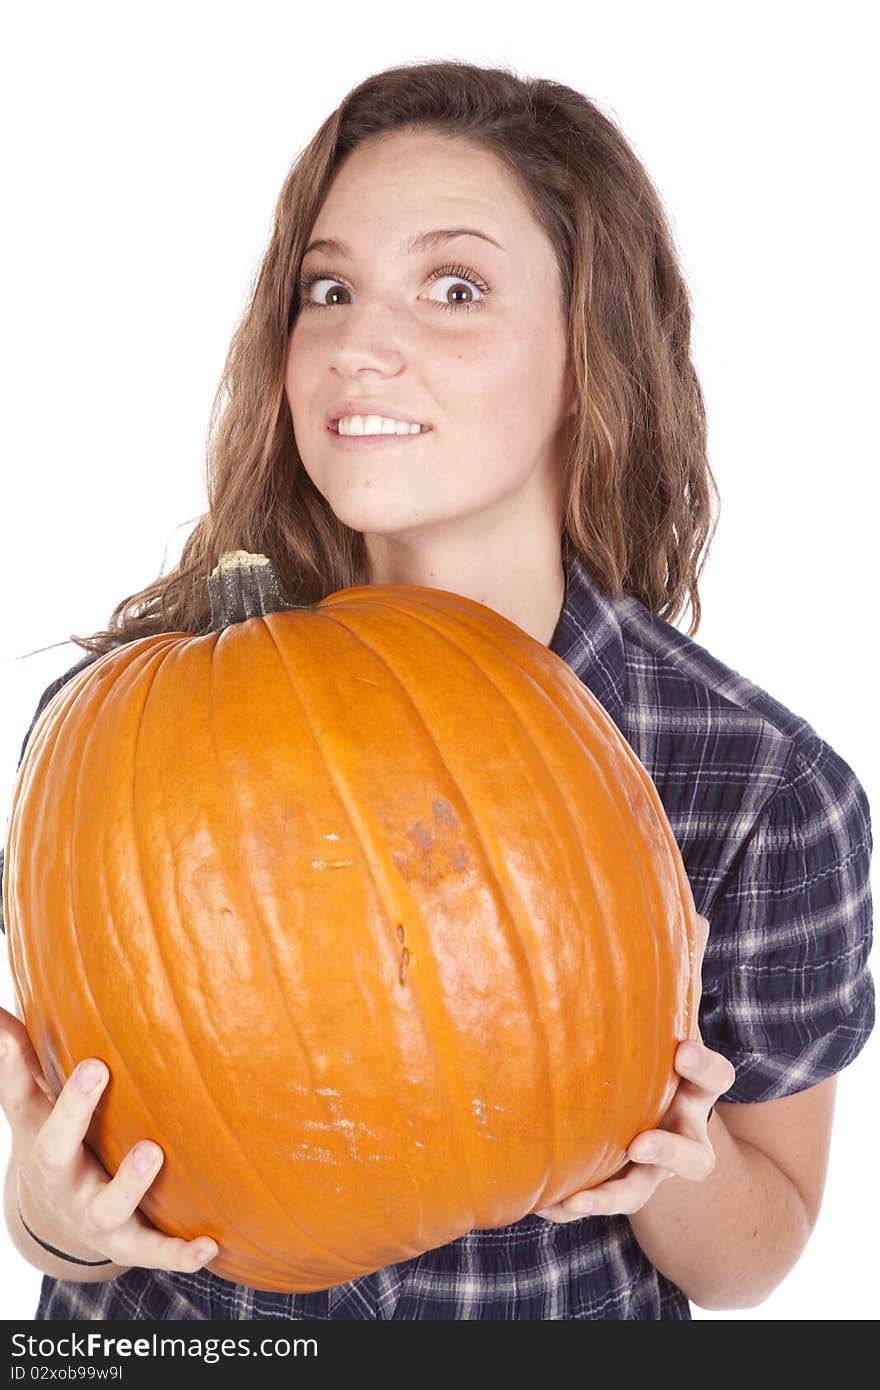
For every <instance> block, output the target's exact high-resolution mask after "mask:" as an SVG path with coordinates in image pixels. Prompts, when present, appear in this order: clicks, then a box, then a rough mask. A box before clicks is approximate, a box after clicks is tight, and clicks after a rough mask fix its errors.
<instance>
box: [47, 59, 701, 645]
mask: <svg viewBox="0 0 880 1390" xmlns="http://www.w3.org/2000/svg"><path fill="white" fill-rule="evenodd" d="M392 131H393V132H402V133H411V132H417V131H430V132H434V133H436V134H440V135H445V136H450V137H453V138H458V139H465V140H467V141H469V142H471V143H472V144H474V145H476V146H478V147H480V148H482V149H484V150H486V151H488V152H490V153H491V154H493V155H495V156H496V158H497V159H499V160H500V161H501V162H502V164H503V165H504V166H505V167H506V169H507V170H508V171H509V173H510V174H511V175H512V177H513V178H514V180H515V181H516V184H517V187H518V189H519V190H520V191H521V193H522V196H523V197H524V198H525V199H526V200H527V202H528V204H529V206H530V208H531V209H532V211H533V213H534V214H535V215H536V216H537V218H538V219H539V221H540V223H541V225H542V226H543V228H544V230H545V233H546V235H547V237H548V238H549V240H550V242H551V243H552V246H553V248H554V251H555V257H556V263H557V266H558V270H559V276H560V282H561V291H562V299H563V304H564V309H565V315H566V318H567V321H568V335H569V351H570V361H571V365H572V370H573V373H574V378H575V381H576V383H577V388H578V396H579V406H578V411H577V415H576V417H575V419H574V420H573V427H572V433H571V436H570V440H571V444H570V452H569V457H568V459H567V461H566V468H565V491H564V499H565V505H564V513H563V535H562V537H561V538H560V540H561V545H562V547H563V554H565V553H566V547H570V548H572V549H573V550H574V551H575V552H576V553H577V554H578V555H579V556H580V557H581V559H582V561H583V562H584V564H585V566H586V568H587V570H588V572H589V574H590V577H591V579H592V580H593V581H594V582H595V584H596V585H597V587H598V588H599V589H600V590H601V592H602V593H603V594H606V595H612V596H619V595H621V594H623V593H626V594H631V595H634V596H635V597H636V598H637V599H639V600H640V601H641V602H642V603H643V604H644V605H645V606H646V607H647V608H648V609H650V611H651V612H652V613H655V614H657V615H658V616H659V617H661V618H664V619H666V620H667V621H668V622H672V621H674V619H675V618H676V617H677V615H678V614H679V612H680V611H681V609H682V608H683V606H684V604H685V603H686V602H689V603H690V605H691V610H692V616H693V621H692V624H691V627H690V629H689V634H688V635H690V636H692V635H693V634H694V633H695V632H696V631H697V629H698V627H699V622H700V600H699V594H698V592H697V581H698V579H699V575H700V572H701V570H702V567H703V564H704V563H705V559H706V554H707V553H708V545H709V544H710V543H711V538H712V535H713V534H714V529H715V524H717V522H716V523H713V522H712V517H711V503H712V493H713V492H714V494H715V496H716V497H717V488H716V485H715V479H714V477H713V475H712V472H711V469H710V467H709V463H708V458H707V454H706V418H705V409H704V402H703V396H702V392H701V389H700V385H699V382H698V380H697V376H696V372H695V370H694V366H693V364H692V362H691V358H690V335H691V309H690V301H689V295H688V290H687V286H686V284H685V281H684V277H683V274H682V271H681V269H680V267H679V263H678V258H677V254H676V250H675V247H674V242H673V237H672V233H671V231H670V227H669V225H668V223H667V219H666V216H665V213H664V210H663V207H662V205H661V202H660V198H659V196H658V194H657V192H656V190H655V189H654V187H653V186H652V184H651V181H650V179H649V178H648V175H647V173H646V171H645V169H644V168H643V166H642V164H641V163H640V161H639V160H638V158H637V157H636V155H635V154H634V152H633V150H632V149H631V148H630V146H629V145H628V143H627V141H626V140H625V139H624V137H623V135H622V134H621V132H620V130H619V129H618V128H617V126H616V125H615V124H614V123H613V122H612V121H611V120H610V119H609V118H608V117H607V116H606V115H604V114H603V113H602V112H601V111H600V110H599V109H598V108H597V107H596V105H594V103H593V102H592V101H590V100H589V99H588V98H587V97H586V96H583V95H582V94H581V93H580V92H577V91H574V90H572V88H570V87H566V86H563V85H562V84H560V83H558V82H552V81H548V80H546V79H543V78H524V77H520V76H518V75H516V74H515V73H514V72H512V71H510V70H507V69H505V68H495V67H479V66H474V65H472V64H470V63H463V62H431V61H426V62H418V63H414V64H407V65H399V66H395V67H391V68H386V69H384V70H383V71H381V72H377V73H373V74H372V75H371V76H369V77H367V78H366V80H365V81H363V82H361V83H360V84H359V85H358V86H356V87H355V88H353V90H352V91H350V92H349V93H348V95H347V96H346V97H345V98H344V100H343V101H342V102H341V104H340V105H339V106H338V107H337V109H336V110H335V111H334V112H333V114H332V115H331V116H330V117H328V119H327V120H326V121H325V122H324V124H323V125H322V126H321V127H320V129H319V130H318V131H317V133H316V134H315V136H314V137H313V139H312V140H311V141H310V143H309V144H308V145H307V146H306V147H305V149H304V150H303V152H302V153H301V154H300V156H299V157H298V158H297V159H296V161H295V163H294V164H293V166H292V167H291V169H290V172H289V173H288V175H287V177H286V179H285V182H284V185H283V187H282V189H281V192H280V194H279V197H278V201H277V204H276V207H275V213H274V222H273V230H272V236H271V240H270V243H269V246H268V249H267V251H266V254H265V256H264V258H263V260H262V263H261V265H260V267H259V270H258V272H257V274H256V276H255V280H254V284H253V287H252V290H251V294H250V297H249V303H248V305H247V307H246V309H245V310H244V312H243V314H242V316H241V318H240V319H239V321H238V323H237V325H236V327H235V330H234V333H233V337H232V341H231V344H230V347H229V352H228V354H227V358H226V362H225V365H224V369H223V374H222V377H221V380H220V383H219V386H218V388H217V393H216V395H215V398H214V402H213V406H212V410H211V416H210V422H209V429H208V442H207V450H206V455H207V496H208V510H207V512H206V513H205V514H204V515H203V516H202V517H201V518H200V519H199V520H198V522H197V524H196V526H195V528H194V529H193V531H192V532H191V534H190V535H189V537H188V539H187V541H186V544H185V546H184V548H183V552H182V555H181V558H180V561H179V563H178V564H177V566H176V567H175V568H174V569H173V570H172V571H171V572H170V573H169V574H167V575H164V576H161V577H160V578H158V579H156V580H155V581H154V582H153V583H151V584H149V585H148V586H147V587H146V588H145V589H142V590H141V591H140V592H139V593H136V594H132V595H129V597H128V598H125V599H123V600H122V601H121V602H120V603H119V604H118V605H117V606H116V608H115V609H114V610H113V613H112V614H111V617H110V620H109V624H108V626H107V628H106V629H104V630H102V631H100V632H97V633H95V634H93V635H92V636H91V637H79V636H76V635H73V634H72V635H71V637H70V641H72V642H74V643H76V644H77V645H78V646H80V647H83V648H85V649H86V650H87V651H91V652H96V653H103V652H106V651H109V650H110V649H111V648H113V647H116V646H120V645H122V644H123V643H126V642H130V641H134V640H135V639H137V638H139V637H145V636H148V635H151V634H155V633H159V632H168V631H183V632H194V633H195V632H201V631H203V630H205V629H207V628H208V626H209V624H210V621H211V612H210V603H209V599H208V588H207V576H208V575H209V573H210V571H211V570H212V569H213V567H214V566H215V564H216V563H217V561H218V559H219V558H220V556H221V554H223V552H224V551H227V550H248V551H256V552H261V553H263V554H265V555H268V556H269V557H270V558H271V560H272V563H273V565H274V567H275V570H276V573H277V574H278V578H279V580H280V582H281V586H282V589H283V591H284V593H285V594H286V596H287V598H288V599H290V600H291V601H292V602H294V603H315V602H317V601H318V600H319V599H320V598H323V597H324V596H326V595H327V594H329V593H332V592H334V591H335V590H337V589H343V588H347V587H348V586H350V585H354V584H366V583H369V582H370V577H369V568H368V558H367V552H366V544H365V541H364V537H363V535H362V534H361V532H359V531H355V530H352V529H351V528H350V527H348V526H346V525H344V524H343V523H342V522H341V521H340V520H339V519H338V518H337V517H336V515H335V514H334V513H333V511H332V510H331V508H330V505H329V503H327V502H326V501H325V499H324V498H323V497H322V496H321V494H320V493H319V492H318V490H317V489H316V488H315V486H314V484H313V483H312V481H311V479H310V478H309V475H308V473H307V472H306V470H305V468H304V467H303V464H302V460H301V459H300V457H299V455H298V453H297V448H296V443H295V440H294V433H293V426H292V422H291V415H290V408H289V405H288V403H287V398H286V396H285V392H284V369H285V357H286V351H287V345H288V338H289V334H290V331H291V328H292V326H293V323H294V320H295V317H296V314H297V312H298V307H299V302H298V287H297V282H298V278H299V267H300V261H301V259H302V255H303V251H304V248H305V247H306V246H307V245H308V241H309V236H310V233H311V230H312V227H313V225H314V223H315V221H316V219H317V216H318V212H319V210H320V208H321V204H322V202H323V199H324V197H325V195H326V193H327V191H328V189H329V187H330V184H331V182H332V180H333V176H334V172H335V170H336V168H337V166H338V165H339V163H340V161H341V160H342V159H344V157H345V156H346V155H347V154H348V153H349V152H350V151H351V150H353V149H354V148H355V147H356V146H358V145H359V144H361V142H363V141H368V140H373V139H378V138H380V137H381V136H383V135H386V134H388V133H390V132H392ZM701 552H703V555H702V560H701V559H700V555H701ZM698 562H699V563H698ZM58 645H60V644H58Z"/></svg>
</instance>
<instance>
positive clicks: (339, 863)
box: [312, 859, 354, 869]
mask: <svg viewBox="0 0 880 1390" xmlns="http://www.w3.org/2000/svg"><path fill="white" fill-rule="evenodd" d="M353 867H354V860H353V859H313V860H312V868H313V869H351V868H353Z"/></svg>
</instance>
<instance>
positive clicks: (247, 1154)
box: [187, 619, 371, 1273]
mask: <svg viewBox="0 0 880 1390" xmlns="http://www.w3.org/2000/svg"><path fill="white" fill-rule="evenodd" d="M263 626H264V627H266V628H267V627H268V625H267V624H266V623H265V619H263ZM226 630H227V629H221V631H220V632H219V633H218V634H217V637H216V640H214V641H213V642H212V645H211V660H210V674H209V685H210V688H211V689H212V690H213V688H214V685H215V683H216V682H215V673H216V660H215V659H216V655H217V650H218V647H219V645H220V638H221V637H222V636H223V632H224V631H226ZM276 646H277V644H276ZM285 670H286V667H285ZM210 707H211V711H212V713H213V710H214V701H213V699H212V700H211V706H210ZM209 725H210V729H211V738H210V742H211V744H212V746H213V748H214V766H215V768H216V770H217V781H218V785H219V786H220V787H223V786H224V784H225V776H224V773H223V769H222V764H221V761H220V758H219V757H218V756H217V743H216V738H215V737H214V720H213V718H211V719H209ZM223 800H224V805H226V806H232V805H234V802H233V800H232V798H231V797H228V796H224V798H223ZM254 911H255V912H256V913H258V909H256V908H255V909H254ZM257 920H258V921H259V920H260V919H259V916H257ZM263 954H264V958H268V959H269V961H270V964H271V965H272V967H273V970H274V961H273V960H272V953H271V951H264V953H263ZM275 980H276V983H277V984H278V989H279V993H280V995H281V997H282V1000H284V991H283V989H282V987H281V981H280V979H278V976H277V974H276V975H275ZM285 1012H287V1007H286V1002H285ZM288 1016H289V1015H288ZM294 1032H295V1033H298V1029H297V1028H296V1027H294ZM187 1042H189V1039H188V1038H187ZM190 1053H191V1055H192V1056H193V1059H194V1060H195V1054H194V1052H193V1049H192V1047H191V1046H190ZM303 1056H304V1057H305V1059H306V1064H307V1065H308V1066H309V1067H310V1069H311V1066H312V1063H311V1058H310V1056H309V1053H308V1050H307V1049H306V1048H305V1047H303ZM197 1065H198V1064H197ZM311 1079H312V1081H315V1080H317V1079H318V1078H317V1077H316V1076H315V1074H314V1071H312V1072H311ZM205 1089H206V1090H208V1088H207V1087H205ZM214 1108H215V1110H217V1111H218V1113H219V1114H220V1115H221V1118H223V1120H224V1124H225V1128H226V1130H227V1132H228V1133H229V1134H231V1135H232V1137H233V1139H234V1141H235V1143H236V1146H237V1147H238V1149H239V1150H240V1152H241V1153H242V1155H243V1156H244V1159H245V1164H246V1166H247V1167H248V1168H249V1170H250V1171H251V1172H253V1173H254V1175H255V1176H256V1178H257V1179H258V1181H259V1183H260V1185H261V1186H262V1188H263V1189H264V1190H265V1191H266V1192H268V1193H269V1194H270V1195H271V1197H272V1202H273V1204H274V1205H275V1206H277V1207H278V1208H279V1210H280V1211H282V1212H283V1213H284V1217H285V1220H286V1222H288V1223H289V1224H290V1225H291V1226H293V1227H294V1228H295V1229H296V1230H298V1231H299V1232H300V1233H301V1234H302V1235H303V1236H304V1237H305V1239H306V1240H307V1241H308V1242H309V1244H310V1245H311V1246H313V1247H314V1249H315V1250H320V1251H321V1253H322V1254H323V1255H327V1256H331V1257H332V1258H333V1259H334V1260H335V1261H342V1262H343V1263H351V1260H350V1256H349V1254H348V1253H347V1252H345V1251H342V1252H340V1251H338V1250H334V1249H332V1248H331V1247H330V1246H327V1245H324V1244H323V1243H322V1242H321V1241H320V1240H318V1239H316V1237H315V1236H314V1235H313V1234H311V1232H309V1231H307V1230H306V1229H305V1228H304V1227H303V1226H301V1225H300V1224H299V1222H298V1221H295V1220H293V1218H292V1217H291V1214H290V1210H289V1208H288V1207H286V1206H285V1205H284V1203H283V1202H282V1201H281V1200H280V1199H279V1198H278V1196H277V1194H276V1193H275V1192H274V1191H273V1189H272V1188H271V1187H270V1185H269V1182H268V1180H267V1179H266V1178H264V1177H263V1175H262V1174H261V1173H260V1171H259V1168H258V1167H257V1164H256V1162H255V1160H254V1159H253V1157H251V1151H250V1150H248V1149H246V1148H245V1147H244V1146H243V1144H242V1141H241V1139H240V1138H239V1136H238V1134H237V1133H236V1131H235V1130H234V1129H233V1128H232V1127H231V1126H230V1124H229V1123H228V1121H227V1120H226V1117H225V1116H224V1115H223V1112H222V1111H219V1109H218V1106H217V1105H216V1104H214ZM253 1248H254V1249H255V1250H257V1253H258V1254H260V1255H264V1254H265V1251H264V1250H263V1248H262V1247H259V1246H254V1247H253ZM370 1272H371V1271H370V1270H369V1269H367V1268H365V1269H364V1273H370Z"/></svg>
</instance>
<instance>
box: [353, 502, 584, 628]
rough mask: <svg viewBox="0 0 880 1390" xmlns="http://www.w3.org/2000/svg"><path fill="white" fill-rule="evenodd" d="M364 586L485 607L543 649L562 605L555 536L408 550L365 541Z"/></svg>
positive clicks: (386, 540)
mask: <svg viewBox="0 0 880 1390" xmlns="http://www.w3.org/2000/svg"><path fill="white" fill-rule="evenodd" d="M365 539H366V543H367V552H368V555H369V559H370V583H373V584H414V585H418V586H420V587H424V588H428V589H445V590H446V591H447V592H449V593H454V594H462V595H463V596H464V597H465V598H470V599H474V600H475V601H476V602H477V603H482V604H485V606H486V607H487V608H491V609H493V610H494V612H496V613H500V614H501V616H502V617H503V618H507V619H508V620H509V621H510V622H513V623H516V625H517V627H520V628H522V630H523V632H526V633H528V635H529V636H530V637H533V638H534V639H535V641H537V642H541V643H542V644H543V645H544V646H546V647H549V646H550V643H551V642H552V640H553V634H554V632H555V631H556V627H557V624H558V622H559V617H560V614H561V612H562V606H563V603H564V601H565V569H564V566H563V563H562V558H561V556H560V549H559V536H558V534H555V533H554V532H553V531H552V530H550V529H548V531H547V533H546V534H545V535H543V536H542V535H541V534H540V533H536V532H535V529H534V527H533V528H532V533H531V535H528V536H524V537H523V540H522V544H520V545H514V546H512V545H511V544H510V540H509V538H507V539H506V541H505V544H503V545H502V544H500V543H497V544H493V540H492V537H491V536H489V535H487V534H486V533H485V532H484V533H483V534H482V535H480V536H479V538H477V537H474V538H473V540H469V539H467V538H462V539H460V540H458V541H457V542H450V541H449V539H448V538H445V539H444V540H443V542H442V543H441V542H439V541H438V542H437V543H436V544H430V543H428V544H425V543H423V542H421V543H419V544H418V545H408V544H406V543H405V542H402V541H401V539H400V537H399V536H394V537H387V536H377V535H370V534H367V535H366V536H365Z"/></svg>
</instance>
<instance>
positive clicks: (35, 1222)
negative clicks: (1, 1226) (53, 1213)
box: [15, 1173, 114, 1265]
mask: <svg viewBox="0 0 880 1390" xmlns="http://www.w3.org/2000/svg"><path fill="white" fill-rule="evenodd" d="M16 1189H17V1190H16V1201H15V1207H16V1212H17V1215H18V1222H19V1226H20V1228H21V1229H22V1230H23V1231H24V1232H25V1233H26V1235H27V1237H28V1239H29V1240H32V1241H33V1242H34V1243H35V1244H36V1245H38V1246H40V1248H41V1249H43V1250H45V1251H46V1252H47V1253H48V1254H50V1255H54V1256H55V1257H56V1258H57V1259H61V1260H64V1261H65V1262H66V1263H68V1264H71V1265H109V1264H113V1263H114V1262H113V1260H110V1259H108V1258H107V1257H106V1256H104V1255H102V1254H101V1252H100V1250H95V1248H94V1247H93V1246H91V1245H87V1244H86V1243H85V1241H82V1240H80V1239H79V1237H78V1236H77V1235H76V1234H75V1233H71V1234H68V1233H67V1232H66V1231H64V1232H62V1231H61V1228H60V1226H59V1223H58V1220H57V1218H55V1219H53V1218H52V1217H50V1216H48V1215H47V1213H46V1212H45V1211H43V1210H42V1208H41V1207H40V1204H39V1202H37V1201H35V1200H34V1199H33V1194H32V1193H31V1191H30V1189H29V1188H28V1186H27V1184H26V1183H24V1182H23V1181H22V1179H21V1174H20V1173H19V1174H18V1182H17V1184H16Z"/></svg>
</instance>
